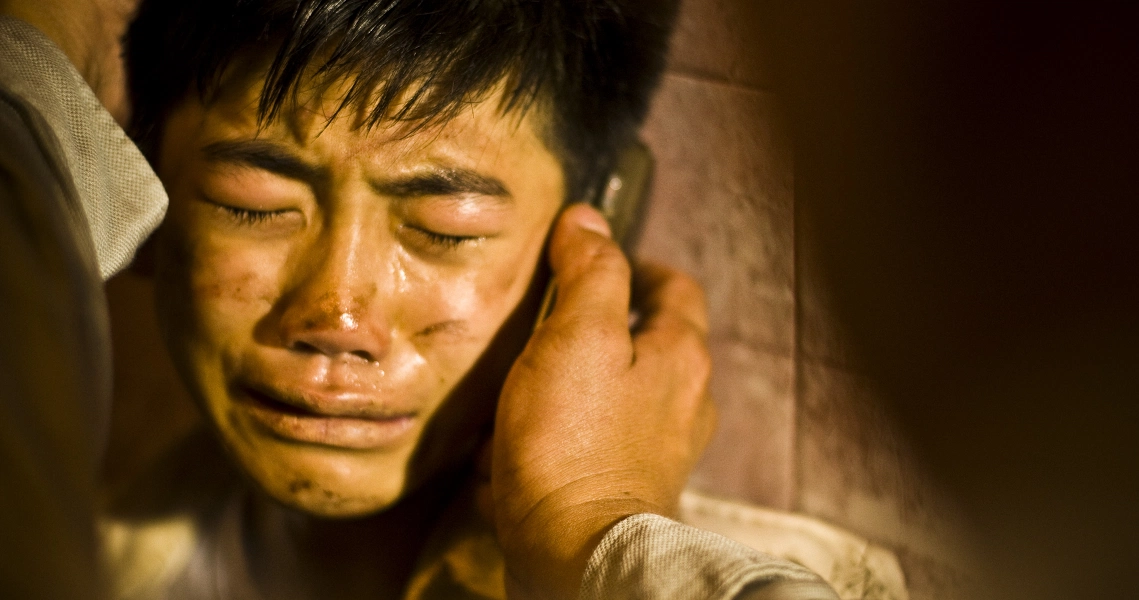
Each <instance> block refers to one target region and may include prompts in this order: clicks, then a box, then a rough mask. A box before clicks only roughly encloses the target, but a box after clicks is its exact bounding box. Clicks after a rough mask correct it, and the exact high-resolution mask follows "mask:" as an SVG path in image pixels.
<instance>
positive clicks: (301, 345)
mask: <svg viewBox="0 0 1139 600" xmlns="http://www.w3.org/2000/svg"><path fill="white" fill-rule="evenodd" d="M293 350H296V351H297V352H304V353H305V354H322V352H321V351H320V348H317V347H316V346H314V345H312V344H310V343H308V342H305V341H301V340H296V341H294V342H293Z"/></svg>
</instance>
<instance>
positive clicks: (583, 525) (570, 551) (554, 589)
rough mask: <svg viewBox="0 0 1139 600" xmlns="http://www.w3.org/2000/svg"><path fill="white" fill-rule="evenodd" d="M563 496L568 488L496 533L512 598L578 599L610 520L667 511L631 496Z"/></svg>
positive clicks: (521, 599)
mask: <svg viewBox="0 0 1139 600" xmlns="http://www.w3.org/2000/svg"><path fill="white" fill-rule="evenodd" d="M593 492H594V493H596V492H597V490H596V489H593ZM559 496H561V498H559ZM567 496H572V491H571V490H569V489H562V490H559V492H555V493H553V494H550V495H549V496H547V497H546V498H543V499H542V500H541V501H540V502H538V503H537V504H536V505H535V506H534V507H533V508H531V509H530V510H529V511H528V512H527V513H526V516H525V518H523V519H522V520H521V521H519V522H518V524H517V526H515V527H513V528H511V529H509V530H503V531H500V532H499V538H500V544H501V545H502V549H503V554H504V556H505V558H506V578H507V597H508V598H510V600H573V599H574V598H577V595H578V591H579V590H580V587H581V580H582V576H583V575H584V573H585V569H586V566H587V565H588V563H589V560H590V558H591V557H592V555H593V553H594V551H595V550H596V549H597V546H598V544H600V543H601V540H602V539H603V538H604V537H605V535H606V534H607V533H608V532H609V530H610V529H612V528H613V526H614V525H616V524H617V523H619V522H620V521H621V520H622V519H625V518H626V517H629V516H631V515H635V514H640V513H646V512H647V513H654V514H667V512H666V511H665V510H664V509H663V507H660V506H657V505H655V504H652V503H649V502H645V501H643V500H640V499H637V498H636V496H635V495H624V494H619V495H611V497H608V498H599V499H591V500H588V501H583V502H573V501H568V498H566V497H567Z"/></svg>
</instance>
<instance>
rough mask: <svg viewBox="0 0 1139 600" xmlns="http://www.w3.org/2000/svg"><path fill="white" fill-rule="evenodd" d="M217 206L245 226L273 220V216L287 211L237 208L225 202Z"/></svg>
mask: <svg viewBox="0 0 1139 600" xmlns="http://www.w3.org/2000/svg"><path fill="white" fill-rule="evenodd" d="M217 207H218V208H219V209H221V211H222V212H223V213H225V215H226V216H227V217H229V218H230V219H232V220H233V221H235V222H236V223H237V224H238V225H243V226H247V227H252V226H254V225H261V224H263V223H267V222H269V221H271V220H273V219H274V218H275V217H279V216H281V215H283V214H284V213H286V212H288V211H285V210H252V209H249V208H237V207H235V206H228V205H225V204H218V205H217Z"/></svg>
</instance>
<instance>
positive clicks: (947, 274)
mask: <svg viewBox="0 0 1139 600" xmlns="http://www.w3.org/2000/svg"><path fill="white" fill-rule="evenodd" d="M1007 4H1010V3H1000V2H955V3H945V5H944V6H941V5H929V4H927V3H907V2H869V3H821V2H765V3H762V4H761V6H762V15H761V18H760V19H759V21H757V29H756V30H755V31H757V32H758V33H756V35H757V36H758V39H762V40H764V41H765V42H767V46H768V47H767V55H768V56H771V57H772V60H771V61H770V62H771V64H773V65H775V67H774V69H775V70H774V73H775V75H773V80H775V81H777V82H778V84H777V89H778V91H779V94H780V97H781V98H782V99H783V101H784V105H785V106H786V107H787V114H788V115H789V121H788V122H789V124H790V127H789V129H790V131H791V132H792V136H793V138H794V139H795V156H796V185H795V199H796V204H797V207H798V214H799V216H800V219H799V220H798V225H797V227H796V232H797V234H799V236H800V237H802V234H803V233H804V232H806V233H807V234H809V240H806V241H803V240H800V244H799V247H800V248H803V247H804V246H807V247H810V248H811V252H812V253H813V256H814V257H816V259H817V260H816V261H815V266H816V267H817V268H818V269H819V270H820V274H821V277H820V278H819V279H820V280H821V281H825V282H826V283H827V286H828V287H829V288H830V289H831V290H832V297H833V299H834V304H833V306H834V308H835V313H834V314H835V315H836V316H837V317H838V318H839V320H840V321H841V322H842V324H843V326H844V328H845V330H846V331H847V333H848V336H847V337H846V338H845V339H846V340H847V343H848V351H847V355H848V356H853V357H856V358H857V362H858V365H859V366H858V369H859V370H861V371H862V372H864V373H866V374H867V375H869V376H871V377H872V379H873V380H874V381H876V382H878V385H879V387H880V390H881V393H882V397H883V398H884V399H886V400H887V401H888V404H887V405H884V406H886V407H887V408H888V409H889V410H890V411H891V412H892V413H893V414H894V415H895V416H896V417H897V419H898V420H899V422H900V423H901V425H902V426H903V430H904V431H905V433H906V434H907V435H908V437H909V439H911V440H913V441H914V442H915V444H916V446H917V450H918V451H919V452H920V454H921V455H922V456H923V457H925V459H926V461H927V462H928V464H929V465H930V466H931V467H932V468H933V472H934V473H936V474H937V475H938V477H939V478H940V479H941V481H943V482H944V484H945V485H946V486H947V488H948V489H949V490H950V491H951V492H952V493H953V495H954V497H955V498H957V499H958V500H959V501H960V502H961V504H962V506H963V508H964V509H965V510H966V512H967V513H968V515H969V517H970V519H971V520H972V521H973V522H975V523H976V524H977V526H978V528H979V531H980V532H982V536H981V538H980V541H981V542H983V544H982V546H981V548H982V550H983V551H984V554H983V558H984V560H985V563H986V564H987V565H988V567H989V569H990V573H991V575H992V578H991V580H992V584H993V585H992V586H990V587H989V588H988V590H987V591H989V592H991V593H992V596H993V597H999V598H1016V599H1019V598H1033V599H1052V598H1055V599H1058V600H1059V599H1070V598H1135V597H1139V583H1137V580H1136V579H1135V578H1134V576H1133V575H1131V571H1132V567H1133V565H1134V564H1135V563H1136V561H1137V559H1139V516H1137V511H1136V510H1135V507H1136V506H1139V477H1136V474H1137V473H1139V448H1136V445H1137V443H1136V441H1137V440H1139V402H1137V401H1136V400H1137V399H1139V385H1137V384H1139V376H1137V375H1136V373H1137V372H1139V371H1137V370H1136V368H1135V365H1136V362H1137V361H1136V359H1137V358H1139V356H1137V348H1139V345H1137V344H1136V342H1137V341H1139V312H1137V311H1136V310H1135V307H1136V306H1139V282H1137V275H1139V271H1137V268H1136V257H1139V237H1137V236H1136V234H1135V231H1136V225H1137V224H1139V219H1137V218H1136V217H1137V216H1139V205H1137V203H1136V202H1135V199H1136V198H1137V197H1139V189H1137V186H1136V179H1135V164H1137V159H1139V152H1137V144H1139V111H1136V110H1135V107H1136V106H1139V68H1136V66H1137V65H1139V43H1137V41H1136V37H1135V35H1134V27H1133V24H1134V23H1135V19H1136V16H1137V15H1136V10H1135V8H1134V7H1126V8H1116V9H1104V8H1103V7H1097V8H1095V9H1093V8H1090V7H1089V8H1083V7H1080V8H1072V7H1061V6H1053V5H1048V6H1044V5H1033V6H1031V7H1027V8H1026V7H1020V6H1016V7H1014V6H1008V5H1007ZM804 223H809V224H810V226H809V227H805V226H804ZM800 323H801V324H802V321H801V322H800ZM801 339H803V338H801ZM837 398H838V397H837V396H836V397H834V398H832V400H836V401H841V400H837ZM800 406H803V404H802V401H801V403H800Z"/></svg>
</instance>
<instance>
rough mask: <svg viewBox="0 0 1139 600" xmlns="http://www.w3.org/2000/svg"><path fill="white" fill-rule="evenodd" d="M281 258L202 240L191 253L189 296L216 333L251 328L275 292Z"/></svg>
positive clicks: (265, 309)
mask: <svg viewBox="0 0 1139 600" xmlns="http://www.w3.org/2000/svg"><path fill="white" fill-rule="evenodd" d="M282 262H283V261H282V258H281V257H279V256H278V255H276V254H275V253H272V252H265V251H258V250H257V249H241V248H235V247H233V246H232V245H225V244H210V243H206V244H203V245H201V246H199V247H198V248H195V249H194V250H193V251H192V253H191V262H190V273H191V289H190V290H189V291H190V294H191V297H192V298H194V300H195V303H196V304H197V308H198V313H199V317H200V318H201V319H202V320H203V323H202V324H203V325H204V326H205V327H206V328H207V329H209V330H210V331H213V332H215V333H217V334H222V335H224V332H230V331H240V330H244V329H247V328H252V327H253V325H254V324H255V323H256V320H257V319H258V318H260V317H261V316H262V315H264V314H265V313H267V312H268V311H269V309H270V307H271V306H272V303H273V300H274V298H275V297H276V296H277V295H278V290H279V286H278V285H277V282H278V279H279V277H278V273H279V272H280V267H281V263H282Z"/></svg>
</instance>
